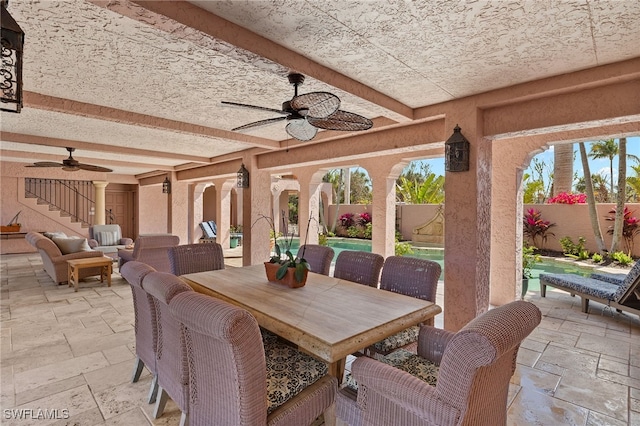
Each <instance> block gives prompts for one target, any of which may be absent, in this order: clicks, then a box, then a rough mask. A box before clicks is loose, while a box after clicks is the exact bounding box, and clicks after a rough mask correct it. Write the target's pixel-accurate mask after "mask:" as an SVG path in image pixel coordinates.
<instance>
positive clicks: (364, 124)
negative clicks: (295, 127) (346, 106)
mask: <svg viewBox="0 0 640 426" xmlns="http://www.w3.org/2000/svg"><path fill="white" fill-rule="evenodd" d="M307 120H309V123H311V124H312V125H313V126H316V127H319V128H321V129H326V130H341V131H358V130H368V129H370V128H371V127H372V126H373V121H371V120H369V119H368V118H366V117H363V116H361V115H359V114H355V113H353V112H347V111H342V110H338V111H336V112H334V113H333V114H331V115H330V116H329V117H327V118H313V117H308V118H307Z"/></svg>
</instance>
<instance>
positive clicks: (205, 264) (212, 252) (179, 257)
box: [169, 243, 224, 275]
mask: <svg viewBox="0 0 640 426" xmlns="http://www.w3.org/2000/svg"><path fill="white" fill-rule="evenodd" d="M169 263H170V264H171V273H172V274H174V275H184V274H193V273H196V272H204V271H214V270H216V269H224V253H223V252H222V246H221V245H220V244H218V243H207V244H184V245H180V246H175V247H171V248H169Z"/></svg>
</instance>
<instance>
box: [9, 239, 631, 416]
mask: <svg viewBox="0 0 640 426" xmlns="http://www.w3.org/2000/svg"><path fill="white" fill-rule="evenodd" d="M236 253H237V252H236ZM231 256H233V253H231ZM227 263H228V264H229V265H231V266H239V264H240V259H238V258H237V257H235V258H234V257H229V258H228V259H227ZM0 266H1V268H0V277H1V285H0V291H1V322H0V331H1V340H0V349H1V356H0V379H1V380H0V386H1V388H0V394H1V399H0V407H1V408H2V413H1V414H0V424H2V425H20V426H23V425H81V426H85V425H86V426H92V425H110V426H115V425H150V424H153V425H177V424H179V417H180V412H179V410H178V409H177V407H176V406H175V405H174V404H172V403H171V402H170V403H169V404H168V405H167V409H166V410H165V414H164V415H163V416H162V417H161V418H160V419H157V420H152V416H151V412H152V406H150V405H148V404H146V403H145V397H146V395H147V391H148V389H149V384H150V380H151V377H150V375H149V374H148V373H146V374H145V375H144V376H143V378H142V379H141V380H140V381H139V382H138V383H131V382H130V377H131V373H132V369H133V361H134V351H135V349H134V342H135V339H134V331H133V321H134V320H133V308H132V301H131V291H130V288H129V286H128V284H127V283H126V282H125V281H124V280H123V279H122V278H121V277H120V275H119V274H118V273H117V271H116V272H114V274H113V284H112V287H111V288H108V287H107V286H106V285H105V284H101V283H100V281H99V280H98V279H97V278H96V279H93V278H88V279H87V280H85V281H84V282H81V284H80V290H79V291H78V292H77V293H75V292H74V291H73V289H72V288H68V287H67V286H63V285H61V286H57V285H54V283H53V282H52V280H51V279H50V278H49V277H48V275H47V274H46V273H45V272H44V270H43V269H42V261H41V259H40V256H39V255H38V254H26V255H3V256H1V257H0ZM440 287H442V285H441V286H440ZM439 290H440V294H439V298H440V303H441V302H442V288H440V289H439ZM527 299H528V300H530V301H532V302H533V303H535V304H536V305H537V306H538V307H539V308H540V310H541V311H542V313H543V320H542V323H541V324H540V326H539V327H538V328H537V329H536V330H535V331H534V332H533V333H532V335H531V336H530V337H529V338H528V339H527V340H526V341H525V342H524V343H523V344H522V346H521V349H520V352H519V355H518V367H517V370H516V374H515V375H514V377H513V378H512V386H511V393H510V398H509V418H508V424H509V425H564V424H566V425H634V426H638V425H640V320H639V319H638V317H632V316H630V315H627V314H623V315H620V314H614V315H613V316H612V315H611V313H610V312H605V313H604V314H603V313H602V311H601V309H600V308H601V305H599V304H597V303H592V305H593V306H592V307H591V310H592V312H590V313H589V314H583V313H581V312H580V303H579V300H578V299H576V298H572V297H570V296H569V295H568V294H566V293H563V292H560V291H557V290H550V291H548V297H547V298H545V299H541V298H540V297H539V294H538V293H535V292H529V293H528V295H527ZM436 325H439V326H442V315H439V316H438V317H437V318H436ZM38 410H48V411H46V412H42V411H38ZM18 415H22V416H23V418H22V419H17V418H16V416H18ZM38 415H40V416H41V417H54V419H43V418H40V419H36V418H33V417H37V416H38ZM24 417H27V418H24ZM56 417H57V418H56ZM66 417H68V418H66Z"/></svg>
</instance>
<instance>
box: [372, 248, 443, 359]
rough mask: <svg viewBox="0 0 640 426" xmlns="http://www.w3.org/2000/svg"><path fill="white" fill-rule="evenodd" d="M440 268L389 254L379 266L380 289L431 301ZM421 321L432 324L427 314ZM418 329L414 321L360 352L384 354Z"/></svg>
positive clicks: (375, 355)
mask: <svg viewBox="0 0 640 426" xmlns="http://www.w3.org/2000/svg"><path fill="white" fill-rule="evenodd" d="M441 270H442V268H441V267H440V264H438V263H437V262H434V261H432V260H426V259H417V258H413V257H406V256H389V257H387V258H386V259H385V261H384V265H383V266H382V276H381V277H380V289H382V290H387V291H392V292H394V293H400V294H404V295H405V296H411V297H415V298H418V299H422V300H427V301H429V302H434V303H435V301H436V291H437V290H438V279H440V272H441ZM423 324H424V325H433V324H434V319H433V318H430V319H429V320H427V321H425V322H424V323H423ZM419 330H420V328H419V327H418V326H417V325H415V326H412V327H409V328H407V329H405V330H403V331H400V332H398V333H396V334H394V335H392V336H389V337H387V338H386V339H384V340H382V341H380V342H376V343H374V344H373V345H371V346H369V347H368V348H366V349H365V351H364V353H365V355H367V356H370V357H373V358H379V357H380V356H384V355H387V354H389V353H391V352H393V351H394V350H396V349H398V348H401V347H403V346H406V345H408V344H410V343H413V342H415V341H417V340H418V332H419Z"/></svg>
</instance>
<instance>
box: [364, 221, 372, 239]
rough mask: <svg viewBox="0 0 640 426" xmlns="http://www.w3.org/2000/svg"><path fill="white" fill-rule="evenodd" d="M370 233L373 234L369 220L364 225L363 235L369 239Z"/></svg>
mask: <svg viewBox="0 0 640 426" xmlns="http://www.w3.org/2000/svg"><path fill="white" fill-rule="evenodd" d="M372 235H373V224H372V223H371V222H369V223H367V224H366V225H365V226H364V237H365V238H367V239H369V240H370V239H371V237H372Z"/></svg>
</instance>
